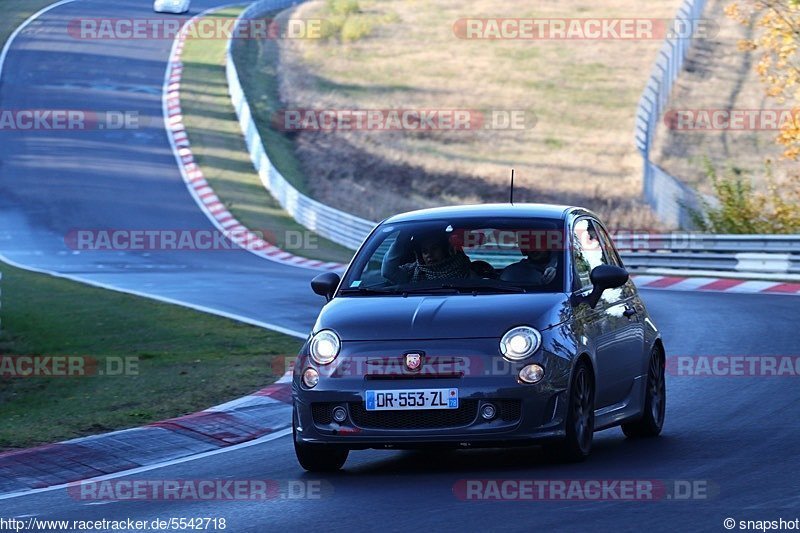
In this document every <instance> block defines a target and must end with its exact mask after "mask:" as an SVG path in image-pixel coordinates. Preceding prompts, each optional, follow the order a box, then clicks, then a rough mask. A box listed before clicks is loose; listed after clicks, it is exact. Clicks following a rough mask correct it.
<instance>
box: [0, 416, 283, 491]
mask: <svg viewBox="0 0 800 533" xmlns="http://www.w3.org/2000/svg"><path fill="white" fill-rule="evenodd" d="M291 434H292V428H286V429H282V430H280V431H276V432H275V433H270V434H269V435H264V436H263V437H259V438H257V439H255V440H251V441H248V442H243V443H241V444H235V445H233V446H228V447H227V448H220V449H218V450H211V451H208V452H203V453H198V454H195V455H189V456H187V457H181V458H179V459H172V460H170V461H164V462H162V463H156V464H152V465H146V466H140V467H138V468H132V469H130V470H123V471H122V472H114V473H113V474H106V475H104V476H98V477H93V478H89V479H82V480H80V481H73V482H71V483H62V484H61V485H53V486H51V487H44V488H41V489H31V490H24V491H19V492H11V493H9V494H2V495H0V500H9V499H11V498H21V497H23V496H31V495H34V494H40V493H42V492H50V491H54V490H61V489H66V488H67V487H69V486H70V485H74V484H76V483H91V482H97V481H106V480H109V479H116V478H120V477H126V476H132V475H133V474H141V473H142V472H149V471H150V470H157V469H159V468H166V467H168V466H173V465H178V464H181V463H188V462H189V461H196V460H197V459H204V458H206V457H211V456H212V455H219V454H221V453H226V452H234V451H237V450H241V449H243V448H249V447H250V446H257V445H259V444H264V443H265V442H269V441H272V440H276V439H279V438H281V437H286V436H288V435H291Z"/></svg>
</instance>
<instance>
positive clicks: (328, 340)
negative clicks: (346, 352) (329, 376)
mask: <svg viewBox="0 0 800 533" xmlns="http://www.w3.org/2000/svg"><path fill="white" fill-rule="evenodd" d="M341 347H342V341H340V340H339V336H338V335H337V334H336V333H334V332H333V331H331V330H329V329H323V330H322V331H320V332H318V333H317V334H316V335H314V336H313V337H312V338H311V344H310V345H309V351H310V352H311V358H312V359H313V360H314V362H316V363H317V364H320V365H327V364H328V363H330V362H332V361H333V360H334V359H336V356H337V355H339V349H340V348H341Z"/></svg>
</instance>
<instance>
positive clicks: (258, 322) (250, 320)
mask: <svg viewBox="0 0 800 533" xmlns="http://www.w3.org/2000/svg"><path fill="white" fill-rule="evenodd" d="M0 261H2V262H4V263H8V264H9V265H11V266H13V267H16V268H20V269H22V270H28V271H30V272H37V273H39V274H48V275H50V276H53V277H55V278H63V279H68V280H70V281H77V282H79V283H85V284H86V285H91V286H92V287H98V288H100V289H107V290H110V291H116V292H123V293H125V294H132V295H134V296H140V297H142V298H149V299H151V300H156V301H159V302H163V303H168V304H173V305H180V306H181V307H188V308H189V309H194V310H195V311H202V312H204V313H209V314H211V315H217V316H221V317H224V318H230V319H231V320H237V321H239V322H244V323H245V324H250V325H253V326H259V327H262V328H265V329H269V330H272V331H276V332H278V333H283V334H285V335H290V336H292V337H296V338H298V339H305V338H307V337H308V334H307V333H303V332H302V331H297V330H293V329H289V328H285V327H283V326H279V325H277V324H271V323H269V322H262V321H261V320H255V319H253V318H249V317H246V316H243V315H237V314H236V313H228V312H227V311H221V310H219V309H214V308H211V307H206V306H204V305H198V304H193V303H191V302H185V301H183V300H176V299H174V298H167V297H166V296H158V295H156V294H149V293H146V292H141V291H137V290H134V289H125V288H122V287H118V286H116V285H109V284H107V283H102V282H99V281H94V280H91V279H87V278H83V277H81V276H74V275H72V274H63V273H61V272H55V271H53V270H47V269H45V268H37V267H32V266H28V265H22V264H20V263H17V262H16V261H13V260H11V259H9V258H8V257H6V256H4V255H3V254H0Z"/></svg>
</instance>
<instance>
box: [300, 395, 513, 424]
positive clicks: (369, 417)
mask: <svg viewBox="0 0 800 533" xmlns="http://www.w3.org/2000/svg"><path fill="white" fill-rule="evenodd" d="M492 403H493V404H494V405H495V407H496V408H497V419H499V420H502V421H503V422H518V421H519V419H520V416H521V414H522V402H521V401H520V400H493V401H492ZM335 405H337V404H335V403H312V404H311V415H312V417H313V418H314V423H315V424H318V425H327V424H330V423H331V422H332V420H333V416H332V414H331V413H332V410H333V407H334V406H335ZM478 406H479V402H478V400H461V402H460V404H459V407H458V409H420V410H412V411H367V410H366V408H365V406H364V403H363V402H350V404H349V409H350V417H351V419H352V421H353V423H354V424H355V425H356V426H358V427H361V428H364V429H444V428H457V427H463V426H468V425H470V424H472V423H473V422H474V421H475V418H476V417H477V416H478Z"/></svg>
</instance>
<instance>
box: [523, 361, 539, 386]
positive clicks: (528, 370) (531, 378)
mask: <svg viewBox="0 0 800 533" xmlns="http://www.w3.org/2000/svg"><path fill="white" fill-rule="evenodd" d="M543 377H544V368H542V367H541V366H539V365H536V364H533V365H527V366H524V367H523V368H522V370H520V371H519V379H520V381H524V382H525V383H537V382H539V381H541V380H542V378H543Z"/></svg>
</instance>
